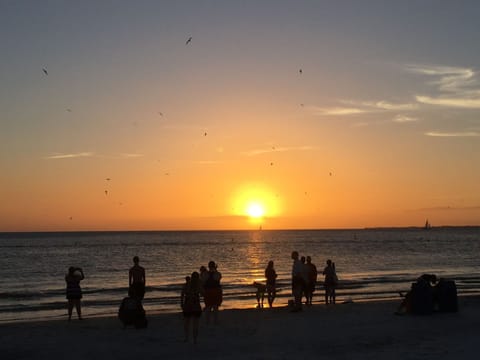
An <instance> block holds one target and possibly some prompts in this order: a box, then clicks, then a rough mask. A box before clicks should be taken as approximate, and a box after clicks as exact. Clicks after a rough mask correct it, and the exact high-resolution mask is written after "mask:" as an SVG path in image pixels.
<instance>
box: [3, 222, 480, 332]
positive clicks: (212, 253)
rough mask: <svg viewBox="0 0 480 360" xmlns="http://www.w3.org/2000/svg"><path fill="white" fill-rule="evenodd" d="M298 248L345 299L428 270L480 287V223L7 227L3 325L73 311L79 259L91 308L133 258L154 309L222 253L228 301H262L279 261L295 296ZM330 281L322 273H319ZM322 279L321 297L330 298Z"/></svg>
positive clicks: (381, 293)
mask: <svg viewBox="0 0 480 360" xmlns="http://www.w3.org/2000/svg"><path fill="white" fill-rule="evenodd" d="M293 250H297V251H299V253H300V255H305V256H308V255H309V256H311V257H312V262H313V263H315V264H316V265H317V268H318V270H319V272H320V273H321V271H322V270H323V267H324V266H325V262H326V260H327V259H329V258H330V259H332V260H333V261H334V262H335V264H336V269H337V274H338V277H339V280H340V284H339V287H338V289H337V301H338V302H341V301H344V300H347V299H348V300H350V299H351V300H353V301H364V300H374V299H387V298H398V294H397V292H398V291H405V290H407V289H409V287H410V284H411V282H412V281H414V280H415V278H416V277H418V276H419V275H421V274H423V273H434V274H436V275H437V276H441V277H445V278H449V279H453V280H455V281H456V284H457V288H458V292H459V294H460V295H471V294H480V260H479V258H478V256H479V254H480V228H478V227H465V228H462V227H443V228H432V229H430V230H423V229H419V228H405V229H362V230H301V231H299V230H288V231H280V230H272V231H270V230H258V231H168V232H162V231H158V232H67V233H0V253H1V256H0V323H1V322H7V321H21V320H27V319H35V320H38V319H62V318H66V300H65V280H64V277H65V273H66V272H67V269H68V267H69V266H80V267H82V268H83V270H84V273H85V280H83V281H82V283H81V285H82V289H83V294H84V295H83V299H82V304H83V305H82V308H83V313H84V316H87V317H88V316H98V315H107V314H115V313H116V312H117V311H118V307H119V304H120V302H121V300H122V298H123V297H124V296H126V294H127V290H128V269H129V268H130V267H131V266H132V258H133V256H135V255H138V256H139V257H140V264H141V265H142V266H144V267H145V269H146V273H147V293H146V295H145V300H144V306H145V309H146V311H147V313H152V312H178V311H180V309H179V297H180V289H181V286H182V284H183V282H184V278H185V276H186V275H189V274H191V272H192V271H195V270H196V271H198V269H199V267H200V266H201V265H207V263H208V261H210V260H214V261H215V262H216V263H217V264H218V270H219V271H220V272H221V273H222V276H223V278H222V284H223V289H224V290H223V291H224V302H223V304H222V308H224V309H226V308H251V307H254V306H255V305H256V300H255V295H254V291H255V289H254V287H253V286H252V282H253V281H255V280H256V281H264V277H263V274H264V269H265V267H266V265H267V263H268V261H269V260H273V261H274V263H275V269H276V271H277V274H278V288H279V293H278V296H277V299H276V301H275V304H276V305H278V306H282V305H286V304H287V302H288V299H289V298H290V297H291V291H290V273H291V265H292V260H291V259H290V254H291V252H292V251H293ZM319 280H320V281H321V280H322V276H321V275H320V276H319ZM322 300H323V289H322V286H321V283H319V284H318V285H317V291H316V293H315V296H314V303H322Z"/></svg>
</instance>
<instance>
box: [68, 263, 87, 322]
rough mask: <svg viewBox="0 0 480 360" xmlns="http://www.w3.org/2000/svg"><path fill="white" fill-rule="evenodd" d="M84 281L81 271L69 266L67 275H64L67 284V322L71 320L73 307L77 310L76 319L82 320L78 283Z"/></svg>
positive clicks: (80, 293) (80, 291)
mask: <svg viewBox="0 0 480 360" xmlns="http://www.w3.org/2000/svg"><path fill="white" fill-rule="evenodd" d="M83 279H85V276H84V275H83V270H82V269H81V268H76V267H73V266H70V267H69V268H68V273H67V275H65V282H66V283H67V290H66V292H67V294H66V295H67V299H68V321H70V320H71V319H72V311H73V307H74V306H75V309H76V310H77V315H78V319H79V320H82V306H81V303H80V299H81V298H82V289H81V287H80V281H82V280H83Z"/></svg>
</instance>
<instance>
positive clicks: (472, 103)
mask: <svg viewBox="0 0 480 360" xmlns="http://www.w3.org/2000/svg"><path fill="white" fill-rule="evenodd" d="M416 99H417V101H418V102H420V103H423V104H428V105H439V106H449V107H459V108H466V109H480V98H477V99H470V98H460V97H437V98H433V97H430V96H420V95H417V96H416Z"/></svg>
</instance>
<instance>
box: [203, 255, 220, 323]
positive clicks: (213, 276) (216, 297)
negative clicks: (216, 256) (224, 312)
mask: <svg viewBox="0 0 480 360" xmlns="http://www.w3.org/2000/svg"><path fill="white" fill-rule="evenodd" d="M221 278H222V274H221V273H220V272H219V271H218V270H217V265H216V264H215V262H214V261H210V262H209V263H208V271H207V273H206V275H205V281H204V282H203V288H204V291H205V292H204V301H205V311H206V312H207V324H209V323H210V313H212V312H213V321H214V323H215V324H218V307H219V306H220V305H221V304H222V300H223V298H222V287H221V285H220V279H221Z"/></svg>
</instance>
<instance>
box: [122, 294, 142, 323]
mask: <svg viewBox="0 0 480 360" xmlns="http://www.w3.org/2000/svg"><path fill="white" fill-rule="evenodd" d="M118 318H119V319H120V321H121V322H122V324H123V326H127V325H133V326H135V327H136V328H137V329H140V328H146V327H147V325H148V321H147V318H146V316H145V310H144V309H143V306H142V302H141V301H140V300H139V299H137V298H132V297H126V298H124V299H123V300H122V304H121V305H120V309H118Z"/></svg>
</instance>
